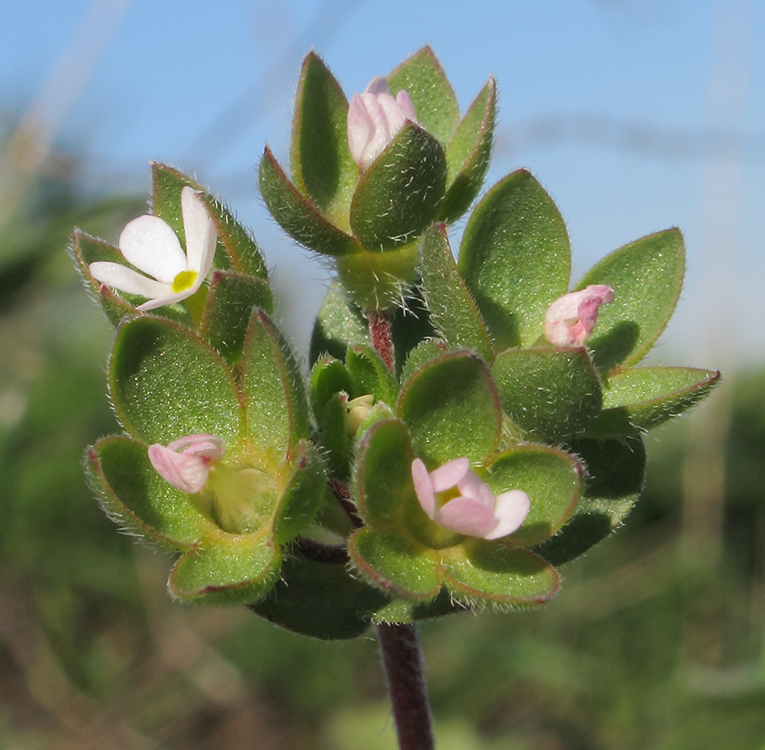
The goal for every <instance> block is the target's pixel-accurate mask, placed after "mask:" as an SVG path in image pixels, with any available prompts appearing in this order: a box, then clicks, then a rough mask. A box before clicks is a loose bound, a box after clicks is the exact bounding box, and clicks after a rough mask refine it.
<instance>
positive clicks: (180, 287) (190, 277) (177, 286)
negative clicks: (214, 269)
mask: <svg viewBox="0 0 765 750" xmlns="http://www.w3.org/2000/svg"><path fill="white" fill-rule="evenodd" d="M198 275H199V274H198V273H197V272H196V271H181V272H180V273H179V274H178V275H177V276H176V277H175V278H174V279H173V287H172V289H173V293H174V294H178V292H185V291H186V290H187V289H191V287H193V286H194V282H195V281H196V280H197V276H198Z"/></svg>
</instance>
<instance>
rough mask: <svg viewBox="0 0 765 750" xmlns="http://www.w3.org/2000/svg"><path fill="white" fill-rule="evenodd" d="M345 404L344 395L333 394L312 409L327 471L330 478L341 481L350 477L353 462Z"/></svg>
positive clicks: (351, 442) (351, 441) (345, 398)
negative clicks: (325, 459)
mask: <svg viewBox="0 0 765 750" xmlns="http://www.w3.org/2000/svg"><path fill="white" fill-rule="evenodd" d="M346 404H347V397H346V396H345V394H341V393H335V394H334V395H333V396H331V397H330V398H329V399H328V400H327V401H325V402H324V403H323V404H322V405H321V406H319V407H317V408H315V409H314V417H315V418H316V422H317V424H318V427H319V432H318V435H317V436H316V439H317V440H318V441H319V444H320V445H321V447H322V449H323V450H324V452H325V455H326V458H327V470H328V472H329V474H330V476H332V477H335V478H337V479H342V480H345V479H347V478H348V476H349V475H350V472H351V461H352V460H353V437H352V436H351V435H349V434H348V425H347V420H346V417H347V415H348V412H347V410H346Z"/></svg>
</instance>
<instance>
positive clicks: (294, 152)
mask: <svg viewBox="0 0 765 750" xmlns="http://www.w3.org/2000/svg"><path fill="white" fill-rule="evenodd" d="M347 117H348V100H347V99H346V98H345V94H344V93H343V90H342V88H341V87H340V84H339V83H338V82H337V80H336V79H335V77H334V76H333V75H332V73H331V72H330V70H329V68H327V66H326V65H325V63H324V61H323V60H322V59H321V58H320V57H319V56H318V55H316V54H315V53H314V52H309V53H308V55H307V56H306V58H305V60H304V61H303V68H302V70H301V72H300V81H299V82H298V90H297V97H296V101H295V117H294V120H293V124H292V145H291V149H290V162H291V165H292V177H293V179H294V180H295V185H296V186H297V187H298V189H299V190H301V191H302V192H303V193H304V194H305V195H306V196H307V197H308V198H309V199H310V200H311V201H312V202H313V204H314V205H315V206H316V207H317V208H318V209H319V210H320V211H322V212H323V213H325V214H326V215H327V216H328V217H329V218H330V219H331V220H332V221H333V222H334V223H340V222H342V221H344V222H345V223H346V224H347V221H348V210H349V208H350V205H351V198H352V197H353V191H354V189H355V187H356V182H357V181H358V176H359V169H358V167H357V166H356V164H355V162H354V161H353V159H352V158H351V152H350V149H349V148H348V122H347Z"/></svg>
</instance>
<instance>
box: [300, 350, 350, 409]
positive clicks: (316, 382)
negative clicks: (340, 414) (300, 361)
mask: <svg viewBox="0 0 765 750" xmlns="http://www.w3.org/2000/svg"><path fill="white" fill-rule="evenodd" d="M309 390H310V395H311V406H312V408H313V409H314V411H315V410H317V409H321V407H323V406H324V405H325V404H326V403H327V402H328V401H329V400H330V399H331V398H332V397H333V396H334V395H336V394H338V393H341V392H343V393H345V394H347V395H349V396H351V394H352V392H353V381H352V380H351V376H350V375H349V373H348V370H347V369H346V367H345V365H344V364H343V363H342V362H340V361H338V360H336V359H334V357H323V358H322V359H320V360H319V361H318V362H317V363H316V364H315V365H314V366H313V368H312V369H311V383H310V388H309ZM351 398H353V396H351Z"/></svg>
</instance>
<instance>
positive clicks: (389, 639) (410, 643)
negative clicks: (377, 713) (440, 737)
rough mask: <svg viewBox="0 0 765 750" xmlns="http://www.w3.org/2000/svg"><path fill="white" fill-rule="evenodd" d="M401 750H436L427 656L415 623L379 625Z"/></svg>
mask: <svg viewBox="0 0 765 750" xmlns="http://www.w3.org/2000/svg"><path fill="white" fill-rule="evenodd" d="M377 637H378V639H379V640H380V651H381V652H382V657H383V666H384V667H385V675H386V677H387V678H388V692H389V693H390V702H391V705H392V707H393V718H394V719H395V721H396V734H397V735H398V746H399V748H400V749H401V750H434V748H435V746H436V745H435V740H434V738H433V730H432V729H431V721H430V706H429V705H428V693H427V685H426V683H425V675H424V673H423V666H424V665H423V659H422V652H421V651H420V645H419V642H418V639H417V628H416V627H415V626H414V625H413V624H408V625H388V624H386V623H381V624H380V625H378V626H377Z"/></svg>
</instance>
